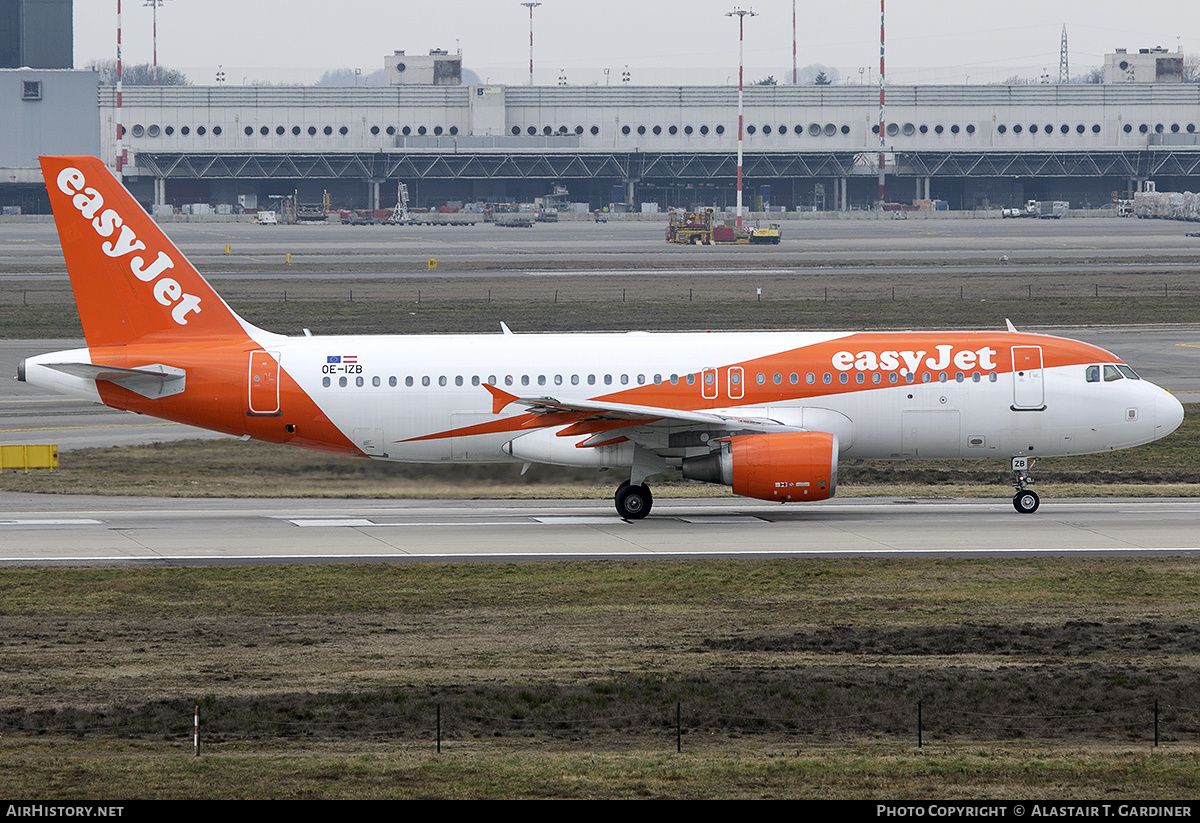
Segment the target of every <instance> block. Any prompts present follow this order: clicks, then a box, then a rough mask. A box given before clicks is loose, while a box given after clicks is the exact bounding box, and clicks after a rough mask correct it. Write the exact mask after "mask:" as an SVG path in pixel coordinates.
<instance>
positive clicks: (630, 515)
mask: <svg viewBox="0 0 1200 823" xmlns="http://www.w3.org/2000/svg"><path fill="white" fill-rule="evenodd" d="M613 500H614V501H615V502H616V504H617V514H619V515H621V518H622V519H623V520H641V519H642V518H643V517H645V516H646V515H648V514H649V513H650V507H651V506H653V505H654V497H653V496H652V495H651V494H650V487H649V486H647V485H645V484H642V485H638V486H633V485H630V483H629V481H628V480H626V481H625V482H624V483H622V484H621V485H620V486H618V487H617V493H616V494H615V495H613Z"/></svg>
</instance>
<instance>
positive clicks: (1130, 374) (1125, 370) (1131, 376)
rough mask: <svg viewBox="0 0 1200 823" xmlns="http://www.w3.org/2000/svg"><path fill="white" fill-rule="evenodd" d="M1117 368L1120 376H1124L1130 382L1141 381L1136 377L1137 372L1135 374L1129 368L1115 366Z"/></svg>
mask: <svg viewBox="0 0 1200 823" xmlns="http://www.w3.org/2000/svg"><path fill="white" fill-rule="evenodd" d="M1117 368H1118V369H1119V370H1120V371H1121V374H1123V375H1125V376H1126V377H1128V378H1129V379H1130V380H1141V379H1142V378H1140V377H1138V374H1137V372H1135V371H1134V370H1133V369H1131V368H1129V367H1128V366H1117Z"/></svg>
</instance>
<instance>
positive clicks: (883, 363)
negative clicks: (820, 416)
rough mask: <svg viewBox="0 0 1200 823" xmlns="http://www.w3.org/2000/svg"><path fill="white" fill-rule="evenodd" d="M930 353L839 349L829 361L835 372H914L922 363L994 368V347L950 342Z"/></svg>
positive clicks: (940, 367)
mask: <svg viewBox="0 0 1200 823" xmlns="http://www.w3.org/2000/svg"><path fill="white" fill-rule="evenodd" d="M933 349H934V351H933V353H932V355H931V356H930V357H926V356H925V355H926V354H930V352H927V351H925V350H924V349H922V350H920V351H897V350H891V349H888V350H886V351H880V352H876V351H870V350H868V351H860V352H857V353H855V352H851V351H839V352H836V353H834V355H833V357H832V358H831V360H830V362H832V363H833V367H834V368H835V369H837V370H838V371H850V370H851V369H854V370H857V371H885V372H887V371H899V372H900V374H908V373H909V372H912V373H914V374H915V373H916V371H917V369H919V368H921V366H922V365H924V366H925V368H927V369H929V370H930V371H945V370H946V369H948V368H950V366H951V365H953V366H954V367H955V368H957V369H959V370H960V371H972V370H975V369H978V370H980V371H991V370H992V369H994V368H996V361H995V360H993V359H992V358H993V357H995V356H996V350H995V349H993V348H990V347H988V346H982V347H980V348H978V349H974V350H972V349H957V350H956V349H955V348H954V346H951V345H942V346H934V347H933Z"/></svg>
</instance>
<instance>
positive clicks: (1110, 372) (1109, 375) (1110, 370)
mask: <svg viewBox="0 0 1200 823" xmlns="http://www.w3.org/2000/svg"><path fill="white" fill-rule="evenodd" d="M1124 378H1125V375H1123V374H1121V371H1120V369H1118V368H1117V367H1116V366H1105V367H1104V382H1105V383H1111V382H1113V381H1114V380H1123V379H1124Z"/></svg>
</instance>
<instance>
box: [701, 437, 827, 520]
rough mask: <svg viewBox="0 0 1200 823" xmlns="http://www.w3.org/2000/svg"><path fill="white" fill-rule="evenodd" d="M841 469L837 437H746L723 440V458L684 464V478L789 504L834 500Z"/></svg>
mask: <svg viewBox="0 0 1200 823" xmlns="http://www.w3.org/2000/svg"><path fill="white" fill-rule="evenodd" d="M837 465H838V439H837V435H835V434H831V433H829V432H787V433H783V434H746V435H738V436H736V437H730V438H728V439H726V440H723V441H722V445H721V450H720V451H719V452H713V453H712V454H708V455H704V456H703V457H689V458H686V459H684V461H683V476H684V477H686V478H688V479H689V480H704V481H707V482H709V483H724V484H725V485H726V486H733V493H734V494H740V495H741V496H743V497H755V498H758V499H759V500H775V501H778V502H780V503H788V502H795V501H801V500H828V499H829V498H830V497H833V493H834V490H835V489H836V487H837Z"/></svg>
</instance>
